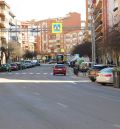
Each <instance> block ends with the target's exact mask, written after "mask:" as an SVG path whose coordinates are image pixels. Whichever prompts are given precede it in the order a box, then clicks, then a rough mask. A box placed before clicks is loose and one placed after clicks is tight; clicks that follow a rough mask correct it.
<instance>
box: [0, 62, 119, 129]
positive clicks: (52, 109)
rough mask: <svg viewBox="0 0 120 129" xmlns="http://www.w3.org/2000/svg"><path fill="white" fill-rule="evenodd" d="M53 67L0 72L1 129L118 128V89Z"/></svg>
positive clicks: (42, 66)
mask: <svg viewBox="0 0 120 129" xmlns="http://www.w3.org/2000/svg"><path fill="white" fill-rule="evenodd" d="M52 67H53V66H52V65H41V66H38V67H34V68H30V69H25V70H21V71H13V72H4V73H0V129H120V89H117V88H113V87H111V86H102V85H100V84H97V83H95V82H91V81H90V80H89V79H88V78H87V77H83V76H81V77H77V76H75V75H74V74H73V72H72V71H71V69H70V68H68V69H67V75H66V76H64V75H56V76H53V74H52Z"/></svg>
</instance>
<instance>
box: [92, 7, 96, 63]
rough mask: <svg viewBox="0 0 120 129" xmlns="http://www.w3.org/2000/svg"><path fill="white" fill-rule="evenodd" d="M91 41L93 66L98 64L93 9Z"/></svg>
mask: <svg viewBox="0 0 120 129" xmlns="http://www.w3.org/2000/svg"><path fill="white" fill-rule="evenodd" d="M91 40H92V62H93V64H96V45H95V26H94V18H93V9H92V8H91Z"/></svg>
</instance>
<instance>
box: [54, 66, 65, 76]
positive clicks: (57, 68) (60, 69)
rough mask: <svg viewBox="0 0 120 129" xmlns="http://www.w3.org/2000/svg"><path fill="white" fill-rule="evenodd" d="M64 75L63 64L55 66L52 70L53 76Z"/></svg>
mask: <svg viewBox="0 0 120 129" xmlns="http://www.w3.org/2000/svg"><path fill="white" fill-rule="evenodd" d="M56 74H64V75H66V67H65V65H64V64H56V65H55V66H54V68H53V75H56Z"/></svg>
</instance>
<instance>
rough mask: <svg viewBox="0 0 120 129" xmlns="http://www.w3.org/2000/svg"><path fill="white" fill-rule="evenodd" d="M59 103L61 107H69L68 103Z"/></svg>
mask: <svg viewBox="0 0 120 129" xmlns="http://www.w3.org/2000/svg"><path fill="white" fill-rule="evenodd" d="M57 105H59V106H61V107H63V108H67V107H68V106H67V105H65V104H63V103H57Z"/></svg>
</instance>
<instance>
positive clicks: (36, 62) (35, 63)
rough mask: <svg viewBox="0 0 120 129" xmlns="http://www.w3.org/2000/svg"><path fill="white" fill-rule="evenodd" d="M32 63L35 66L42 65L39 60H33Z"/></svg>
mask: <svg viewBox="0 0 120 129" xmlns="http://www.w3.org/2000/svg"><path fill="white" fill-rule="evenodd" d="M32 64H34V65H35V66H40V61H39V60H32Z"/></svg>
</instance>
